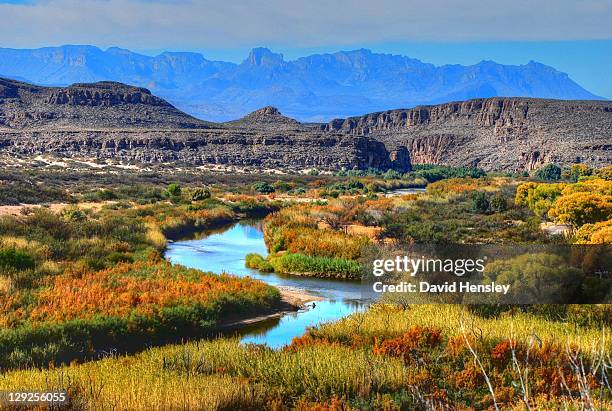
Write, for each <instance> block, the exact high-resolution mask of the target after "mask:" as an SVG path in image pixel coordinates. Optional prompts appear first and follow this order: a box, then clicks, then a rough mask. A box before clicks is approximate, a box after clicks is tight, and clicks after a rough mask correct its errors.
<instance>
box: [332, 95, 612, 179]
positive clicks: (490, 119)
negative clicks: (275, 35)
mask: <svg viewBox="0 0 612 411" xmlns="http://www.w3.org/2000/svg"><path fill="white" fill-rule="evenodd" d="M321 128H322V130H324V131H326V132H330V133H343V134H347V135H354V136H357V135H359V136H364V135H365V136H371V137H374V138H376V139H377V140H379V141H382V142H384V143H385V144H386V145H387V146H388V147H389V148H391V149H393V148H394V147H396V146H405V147H407V148H408V150H409V152H410V156H411V158H412V161H413V162H414V163H435V164H448V165H456V166H459V165H471V166H477V167H482V168H484V169H486V170H500V171H525V170H527V171H528V170H532V169H535V168H538V167H540V166H541V165H542V164H545V163H551V162H552V163H556V164H572V163H577V162H580V163H586V164H590V165H593V166H602V165H609V164H612V102H610V101H564V100H542V99H529V98H488V99H475V100H468V101H463V102H454V103H447V104H440V105H435V106H421V107H416V108H413V109H406V110H389V111H384V112H378V113H372V114H368V115H365V116H361V117H350V118H347V119H337V120H332V121H331V122H329V123H328V124H325V125H323V126H322V127H321Z"/></svg>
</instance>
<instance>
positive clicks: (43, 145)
mask: <svg viewBox="0 0 612 411" xmlns="http://www.w3.org/2000/svg"><path fill="white" fill-rule="evenodd" d="M404 151H405V150H404ZM404 151H402V152H401V153H400V154H393V156H391V155H390V153H389V151H387V149H386V147H385V145H384V144H383V143H382V142H380V141H377V140H375V139H373V138H371V137H368V136H352V135H347V134H344V133H333V132H327V131H322V130H321V129H320V127H319V126H317V125H314V126H313V125H303V124H300V123H298V122H297V121H295V120H293V119H289V118H287V117H284V116H282V114H281V113H280V112H278V110H277V109H275V108H274V107H265V108H263V109H261V110H258V111H256V112H254V113H252V114H250V115H248V116H246V117H245V118H243V119H241V120H237V121H234V122H229V123H208V122H204V121H201V120H198V119H195V118H193V117H190V116H188V115H186V114H184V113H182V112H181V111H179V110H177V109H176V108H174V107H173V106H172V105H170V104H168V103H167V102H166V101H164V100H162V99H160V98H157V97H155V96H153V95H151V93H150V92H149V91H148V90H146V89H143V88H137V87H130V86H126V85H123V84H119V83H111V82H102V83H95V84H75V85H73V86H70V87H66V88H48V87H37V86H32V85H29V84H25V83H20V82H16V81H11V80H2V79H0V154H4V155H8V156H11V157H15V158H18V157H36V156H38V155H51V156H54V157H58V158H72V159H80V158H86V159H95V160H115V161H119V162H122V163H132V164H133V163H137V164H150V163H173V164H177V165H178V164H180V165H187V166H206V165H226V166H255V167H260V168H274V169H292V170H300V169H309V168H320V169H325V170H337V169H340V168H347V169H352V168H360V169H363V168H368V167H374V168H380V169H390V168H393V169H396V170H398V171H402V172H404V171H408V170H410V161H409V157H407V156H406V153H405V152H404ZM398 153H399V152H398Z"/></svg>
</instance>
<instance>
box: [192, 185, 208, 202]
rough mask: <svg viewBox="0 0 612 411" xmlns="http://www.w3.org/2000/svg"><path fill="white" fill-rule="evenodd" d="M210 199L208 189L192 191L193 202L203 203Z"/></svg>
mask: <svg viewBox="0 0 612 411" xmlns="http://www.w3.org/2000/svg"><path fill="white" fill-rule="evenodd" d="M207 198H210V190H209V189H207V188H205V187H204V188H195V189H193V190H192V191H191V201H202V200H206V199H207Z"/></svg>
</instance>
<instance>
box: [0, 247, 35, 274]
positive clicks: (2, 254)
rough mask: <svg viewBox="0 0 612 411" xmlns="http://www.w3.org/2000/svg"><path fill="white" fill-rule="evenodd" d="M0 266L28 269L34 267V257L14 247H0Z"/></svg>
mask: <svg viewBox="0 0 612 411" xmlns="http://www.w3.org/2000/svg"><path fill="white" fill-rule="evenodd" d="M0 268H4V269H11V268H12V269H15V270H28V269H32V268H34V258H32V256H31V255H30V254H28V253H26V252H24V251H19V250H16V249H14V248H2V249H0Z"/></svg>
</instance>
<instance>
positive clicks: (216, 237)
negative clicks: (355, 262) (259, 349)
mask: <svg viewBox="0 0 612 411" xmlns="http://www.w3.org/2000/svg"><path fill="white" fill-rule="evenodd" d="M248 253H258V254H261V255H263V256H266V255H267V249H266V245H265V243H264V239H263V231H262V225H261V221H251V222H247V221H243V222H239V223H237V224H234V225H232V226H230V227H225V228H224V229H221V230H216V231H210V232H206V233H203V234H200V235H199V236H196V237H195V238H192V239H185V240H181V241H176V242H172V243H170V244H169V245H168V250H167V252H166V258H167V259H168V260H169V261H171V262H172V263H176V264H182V265H184V266H186V267H191V268H197V269H200V270H202V271H211V272H213V273H218V274H220V273H223V272H226V273H231V274H235V275H238V276H241V277H245V276H249V277H251V278H255V279H258V280H261V281H264V282H266V283H268V284H270V285H273V286H278V287H286V288H290V289H295V290H299V291H304V292H305V293H307V294H310V295H316V296H318V297H320V298H322V300H321V301H316V302H315V306H314V307H312V304H307V306H308V307H307V308H304V309H301V310H300V311H297V312H295V313H290V314H286V315H284V316H283V317H281V318H280V319H272V320H268V321H265V322H261V323H257V324H255V325H252V326H249V327H245V328H243V329H241V330H240V335H241V336H242V341H243V342H246V343H257V344H266V345H268V346H270V347H272V348H279V347H282V346H284V345H286V344H289V343H290V342H291V340H292V339H293V338H294V337H298V336H300V335H302V334H304V332H305V331H306V329H307V328H308V327H312V326H315V325H317V324H320V323H322V322H328V321H333V320H337V319H340V318H342V317H345V316H347V315H349V314H351V313H354V312H356V311H358V310H361V309H363V308H364V307H365V306H366V305H367V301H366V300H364V299H363V298H362V296H361V288H360V283H359V282H350V281H337V280H328V279H320V278H312V277H300V276H288V275H279V274H275V273H261V272H259V271H257V270H252V269H250V268H246V267H245V266H244V263H245V256H246V255H247V254H248Z"/></svg>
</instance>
